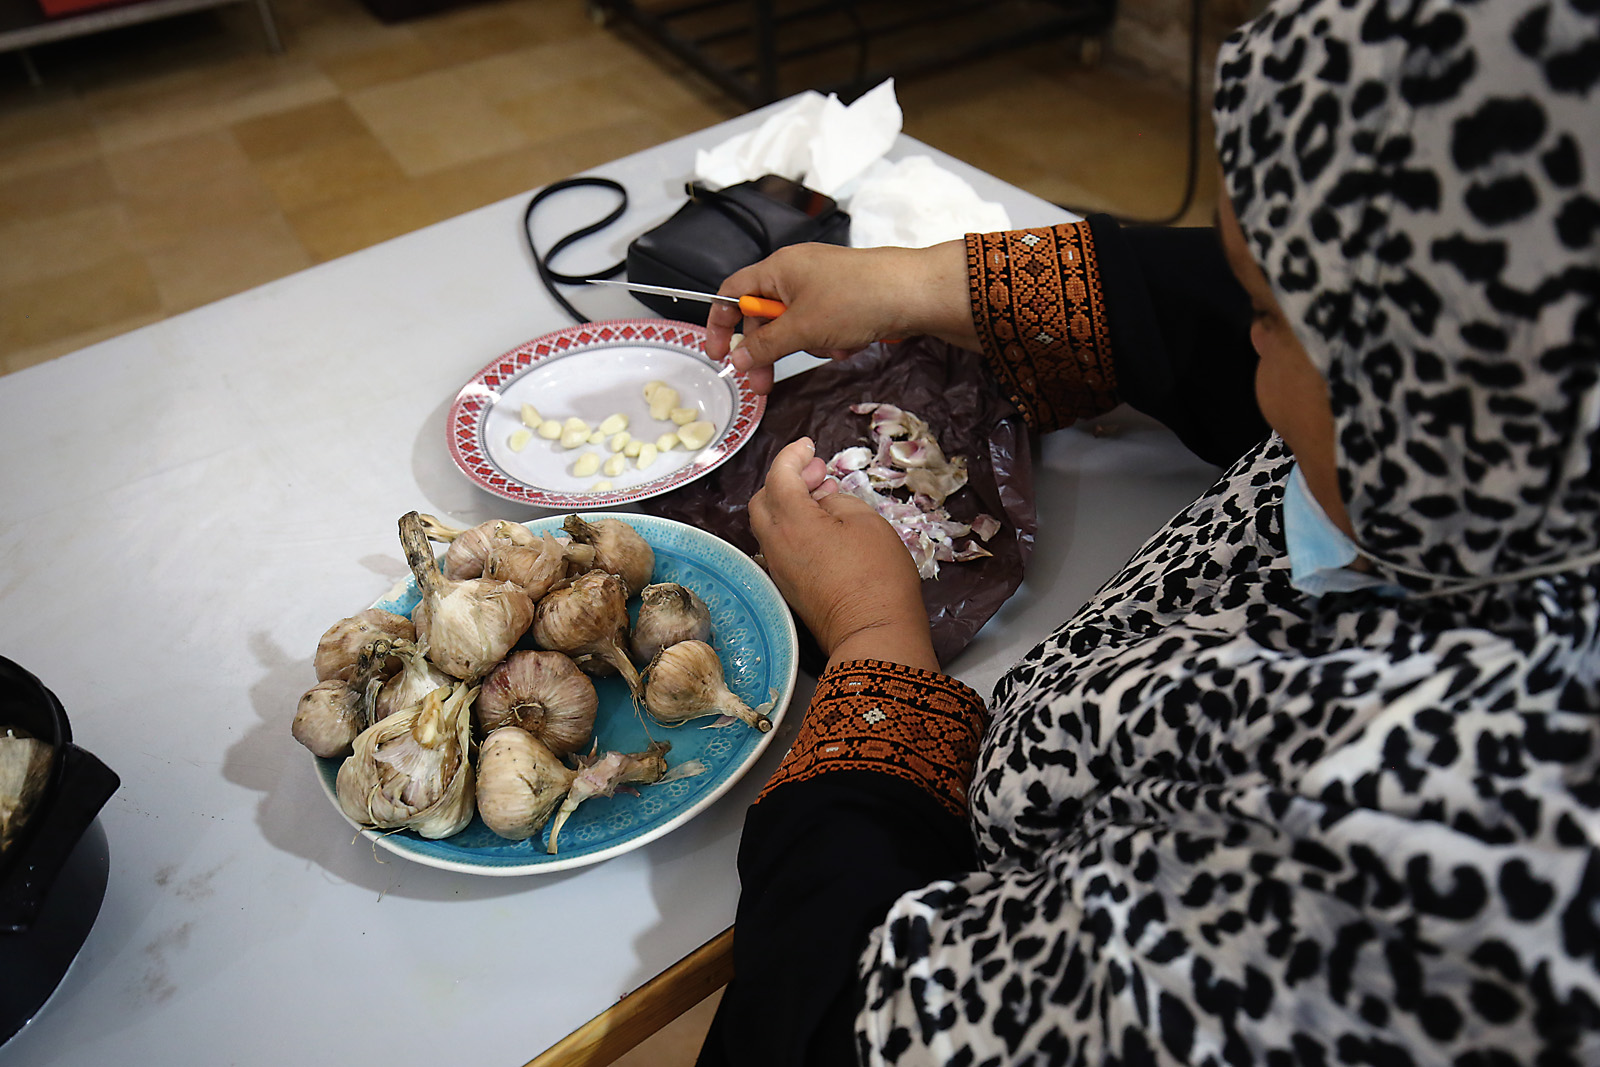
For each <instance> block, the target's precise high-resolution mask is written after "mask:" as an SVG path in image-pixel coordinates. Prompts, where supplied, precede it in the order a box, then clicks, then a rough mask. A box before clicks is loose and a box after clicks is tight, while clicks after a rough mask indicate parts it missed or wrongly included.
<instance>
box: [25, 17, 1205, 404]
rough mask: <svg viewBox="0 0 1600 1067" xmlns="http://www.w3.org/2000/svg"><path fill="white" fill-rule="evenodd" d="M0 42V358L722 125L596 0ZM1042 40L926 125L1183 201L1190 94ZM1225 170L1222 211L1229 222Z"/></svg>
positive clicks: (203, 299) (982, 70)
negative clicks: (22, 55)
mask: <svg viewBox="0 0 1600 1067" xmlns="http://www.w3.org/2000/svg"><path fill="white" fill-rule="evenodd" d="M274 2H275V7H276V10H277V14H278V20H279V24H280V27H281V29H282V32H283V37H284V41H285V43H286V45H287V50H286V51H285V53H284V54H283V55H272V54H270V53H269V52H268V51H267V50H266V48H265V47H264V39H263V37H262V33H261V28H260V25H259V24H258V23H257V22H256V21H255V17H254V14H253V12H252V10H251V9H250V8H248V7H233V8H224V9H221V10H218V11H213V12H208V13H202V14H198V15H191V16H185V17H183V18H179V19H170V20H167V21H164V22H159V23H150V24H146V25H144V26H141V27H134V28H130V29H127V30H121V31H116V32H114V33H108V34H102V35H99V36H97V37H92V38H84V39H80V40H77V41H72V42H64V43H61V44H56V45H50V46H47V47H44V48H40V49H37V50H35V52H34V57H35V60H36V62H37V65H38V67H39V69H40V71H41V73H42V74H43V76H44V82H45V84H44V86H43V87H42V88H37V89H36V88H33V87H32V86H30V85H29V84H28V82H27V79H26V77H25V76H24V73H23V67H22V65H21V63H20V62H19V61H18V59H17V57H16V56H14V55H10V54H0V372H11V371H15V370H19V369H21V368H23V367H27V366H30V365H32V364H34V363H38V362H41V361H43V360H46V359H51V358H53V357H55V356H58V355H61V354H63V353H66V352H71V351H74V350H76V349H78V348H81V347H83V346H85V345H88V344H91V343H93V342H95V341H98V340H101V339H103V338H106V337H111V336H115V335H116V334H119V333H122V332H125V331H127V330H130V329H133V328H135V327H137V326H141V325H143V324H145V323H148V322H152V321H155V320H158V319H161V318H163V317H165V316H168V315H173V314H176V313H178V312H182V311H186V310H188V309H190V308H193V307H197V306H199V305H201V304H205V303H209V302H210V301H213V300H217V299H220V298H221V297H224V296H228V295H230V294H233V293H236V292H239V291H242V290H244V289H248V288H250V287H252V286H255V285H259V284H261V283H263V282H267V281H270V280H272V279H274V278H277V277H280V276H282V275H284V274H288V273H291V272H293V271H296V270H299V269H301V268H303V267H307V266H310V265H311V264H313V263H317V262H320V261H323V260H326V259H330V258H333V257H336V256H340V255H344V254H345V253H347V252H352V251H355V250H357V249H360V248H364V247H366V246H368V245H371V244H374V243H376V242H378V241H382V240H385V239H387V238H389V237H393V236H396V235H398V234H401V233H405V232H408V231H410V230H413V229H416V228H418V227H420V226H423V225H426V224H428V223H431V222H434V221H437V220H439V219H442V218H448V217H450V216H451V215H455V214H459V213H460V212H462V211H466V210H468V209H470V208H474V207H478V206H480V205H482V204H485V203H489V202H492V201H494V200H498V199H500V198H503V197H506V196H510V195H514V194H516V193H520V192H523V191H525V190H528V189H531V188H533V187H536V186H538V185H541V184H544V183H546V182H548V181H551V180H553V179H556V178H560V177H564V176H566V175H568V174H571V173H573V172H575V171H579V170H582V169H585V168H588V167H591V166H594V165H596V164H598V163H601V162H604V161H605V160H607V159H610V158H614V157H616V156H619V155H623V154H626V153H629V152H632V151H635V150H637V149H640V148H644V147H647V146H649V145H651V144H655V143H658V142H660V141H662V140H665V139H667V138H671V137H675V136H678V135H680V134H683V133H687V132H690V131H692V130H696V129H699V128H701V127H703V126H706V125H709V124H711V123H714V122H718V121H720V120H722V119H725V118H728V117H730V116H732V115H734V114H737V113H738V112H739V110H740V109H739V107H738V106H737V105H736V104H735V103H734V102H733V101H731V100H729V99H728V98H726V97H725V96H723V95H721V94H720V93H719V92H718V91H716V90H715V89H713V88H711V87H710V86H709V85H708V84H707V83H705V82H703V81H701V80H700V79H698V78H697V77H695V76H693V75H691V74H689V73H688V72H686V71H685V70H684V69H683V68H682V67H680V66H678V65H676V64H675V63H673V62H671V61H668V60H665V59H663V58H662V57H661V56H660V55H655V54H647V53H646V52H643V51H641V50H640V49H639V48H638V47H636V46H635V45H633V44H630V43H629V42H628V40H627V39H625V38H624V37H621V36H619V35H618V34H616V33H614V32H611V31H607V30H605V29H601V28H599V27H597V26H596V25H595V24H594V23H593V22H591V21H590V19H589V18H588V17H587V14H586V12H585V8H584V4H583V2H582V0H486V2H483V3H479V4H477V5H476V6H472V7H465V8H459V9H457V10H455V11H452V12H449V13H446V14H442V15H438V16H434V17H431V18H425V19H418V20H414V21H410V22H405V23H400V24H395V25H385V24H383V23H381V22H379V21H378V20H377V19H375V18H374V17H372V16H371V15H370V14H369V13H368V12H367V10H366V9H365V8H363V7H362V6H361V5H360V4H359V3H358V0H274ZM1070 55H1071V51H1070V49H1069V48H1067V47H1066V46H1064V45H1044V46H1038V47H1035V48H1033V49H1031V50H1028V51H1025V52H1020V53H1012V54H1009V55H1006V56H1001V57H998V58H994V59H990V60H987V61H984V62H982V63H979V64H976V65H971V66H967V67H964V68H960V69H956V70H952V71H950V72H948V73H945V74H941V75H937V76H932V77H925V78H922V79H918V80H914V81H908V82H902V83H901V84H900V86H899V93H900V99H901V102H902V104H903V106H904V108H905V113H906V130H907V132H908V133H910V134H912V135H913V136H916V137H919V138H921V139H923V140H925V141H927V142H929V143H931V144H933V145H935V146H937V147H939V148H942V149H944V150H946V151H948V152H951V153H953V154H955V155H957V156H961V157H963V158H965V159H967V160H970V161H971V162H973V163H976V164H977V165H979V166H981V167H984V168H985V169H987V170H989V171H991V172H993V173H995V174H998V175H1000V176H1001V177H1003V178H1006V179H1007V180H1009V181H1011V182H1013V183H1015V184H1017V185H1020V186H1022V187H1023V188H1026V189H1029V190H1031V191H1032V192H1035V193H1037V194H1039V195H1041V196H1044V197H1046V198H1049V199H1052V200H1056V201H1064V202H1069V203H1075V204H1093V205H1104V206H1106V207H1109V208H1112V209H1115V210H1119V211H1121V212H1124V213H1129V214H1135V215H1150V214H1158V213H1159V214H1165V213H1166V212H1167V211H1169V210H1171V208H1172V207H1174V206H1175V204H1176V202H1177V199H1178V194H1179V188H1180V186H1181V184H1182V164H1183V148H1184V141H1183V101H1182V99H1181V98H1180V96H1179V95H1177V94H1175V93H1173V92H1172V91H1170V90H1168V89H1164V88H1161V87H1158V86H1153V85H1151V84H1149V83H1148V82H1147V81H1145V80H1142V79H1140V78H1137V77H1134V76H1131V75H1129V74H1126V73H1122V72H1119V71H1118V70H1115V69H1112V68H1111V67H1109V66H1107V67H1101V68H1097V69H1084V68H1081V67H1077V66H1075V65H1073V64H1072V62H1071V60H1070V58H1069V57H1070ZM1210 188H1211V182H1210V165H1209V154H1208V157H1207V165H1206V166H1205V167H1204V168H1203V169H1202V194H1201V197H1200V198H1199V203H1200V205H1201V206H1199V207H1197V208H1196V209H1195V210H1194V211H1193V212H1192V213H1191V218H1193V219H1198V220H1204V219H1205V218H1207V217H1209V210H1210V209H1209V197H1210V195H1211V193H1210Z"/></svg>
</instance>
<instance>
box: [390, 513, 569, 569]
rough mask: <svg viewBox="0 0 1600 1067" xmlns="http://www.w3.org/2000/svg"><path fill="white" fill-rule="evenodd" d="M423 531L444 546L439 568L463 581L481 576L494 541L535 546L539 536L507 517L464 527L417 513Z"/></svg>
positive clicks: (498, 543)
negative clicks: (446, 546) (445, 546)
mask: <svg viewBox="0 0 1600 1067" xmlns="http://www.w3.org/2000/svg"><path fill="white" fill-rule="evenodd" d="M418 518H420V519H421V520H422V529H423V532H424V533H426V534H427V535H428V539H429V540H430V541H440V542H443V543H445V544H448V545H449V546H450V547H449V548H447V549H445V552H444V559H442V560H440V561H439V569H440V570H442V571H443V572H444V576H445V577H446V578H449V579H452V580H453V581H458V582H459V581H463V580H465V579H467V578H481V577H483V566H484V561H485V560H487V559H488V558H489V553H490V551H492V550H493V549H494V548H495V546H496V545H521V546H523V547H531V546H535V545H537V544H538V543H539V539H538V538H537V537H535V536H534V535H533V534H532V533H531V532H530V531H529V530H528V528H527V527H526V526H524V525H522V524H521V523H520V522H512V521H511V520H510V519H490V520H489V521H488V522H480V523H479V524H478V525H476V526H473V527H470V528H468V529H460V528H458V527H455V526H449V525H447V524H445V523H443V522H440V521H439V520H438V519H436V518H434V517H433V516H432V515H419V516H418Z"/></svg>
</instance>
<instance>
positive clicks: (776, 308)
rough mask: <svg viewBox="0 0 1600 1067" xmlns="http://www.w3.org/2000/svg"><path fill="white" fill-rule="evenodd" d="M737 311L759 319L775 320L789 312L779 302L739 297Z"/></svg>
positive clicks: (762, 297) (759, 297)
mask: <svg viewBox="0 0 1600 1067" xmlns="http://www.w3.org/2000/svg"><path fill="white" fill-rule="evenodd" d="M739 310H740V311H742V312H744V313H745V314H746V315H750V316H752V317H754V318H759V319H775V318H777V317H778V316H779V315H782V314H783V313H784V312H785V311H787V310H789V308H788V306H787V305H786V304H784V302H783V301H781V300H768V299H767V298H766V297H764V296H741V297H740V298H739Z"/></svg>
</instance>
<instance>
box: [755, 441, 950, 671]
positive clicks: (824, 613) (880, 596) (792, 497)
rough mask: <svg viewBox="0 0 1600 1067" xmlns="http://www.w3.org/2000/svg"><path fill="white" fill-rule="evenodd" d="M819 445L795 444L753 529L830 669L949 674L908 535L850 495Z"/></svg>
mask: <svg viewBox="0 0 1600 1067" xmlns="http://www.w3.org/2000/svg"><path fill="white" fill-rule="evenodd" d="M837 490H838V484H837V483H836V482H834V480H833V479H832V478H829V477H828V476H827V466H826V464H825V463H824V462H823V461H822V460H821V459H820V458H819V457H818V456H817V455H816V453H815V450H814V448H813V446H812V443H811V440H810V439H809V438H804V437H803V438H801V439H800V440H798V441H794V442H792V443H790V444H788V445H786V446H785V447H784V448H783V450H782V451H780V452H779V453H778V455H777V456H776V457H775V458H774V459H773V461H772V467H771V469H770V470H769V471H768V472H767V481H766V484H765V485H764V486H762V488H761V490H760V491H759V492H757V493H756V494H755V496H753V497H751V498H750V530H751V532H752V533H754V534H755V536H756V540H757V541H759V542H761V551H762V554H763V555H765V556H766V559H767V569H768V571H769V573H770V574H771V575H772V580H773V582H774V583H776V584H777V586H778V590H779V591H780V592H781V593H783V596H784V599H785V600H787V601H788V602H789V604H790V605H791V606H792V607H793V608H794V610H795V612H796V613H797V614H798V615H799V616H800V618H801V620H802V621H803V622H804V623H805V624H806V626H807V627H808V628H809V629H810V630H811V632H812V634H813V635H814V636H815V637H816V639H817V643H818V644H820V645H821V646H822V650H823V652H825V653H827V655H828V665H829V666H830V667H831V666H833V665H834V664H835V663H843V662H846V661H848V660H854V659H881V660H886V661H888V662H891V663H903V664H906V665H908V666H912V667H922V668H925V669H927V670H934V671H937V670H938V669H939V661H938V658H937V657H936V656H935V655H934V653H933V638H932V635H931V634H930V632H929V629H928V615H927V609H926V608H924V607H923V604H922V579H921V577H920V576H919V575H918V574H917V568H916V564H915V563H913V562H912V559H911V553H909V552H907V551H906V547H905V545H904V543H902V542H901V540H900V535H899V534H897V533H895V531H894V527H892V526H890V525H889V523H888V522H887V521H885V520H884V518H883V517H882V516H880V515H879V514H878V513H877V512H875V511H873V510H872V508H871V506H870V505H868V504H867V503H866V502H865V501H863V500H858V499H857V498H855V497H853V496H850V495H849V494H847V493H840V492H838V491H837Z"/></svg>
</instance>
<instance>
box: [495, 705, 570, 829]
mask: <svg viewBox="0 0 1600 1067" xmlns="http://www.w3.org/2000/svg"><path fill="white" fill-rule="evenodd" d="M576 777H577V773H576V772H575V771H571V770H568V769H567V767H566V766H565V765H564V764H563V763H562V762H561V760H560V759H559V758H558V757H557V756H556V754H555V753H553V752H551V751H550V749H549V747H548V746H546V745H545V743H544V742H543V741H540V740H539V739H538V738H537V737H534V736H533V735H532V734H530V733H528V732H527V731H526V730H521V729H518V728H517V727H515V726H502V727H500V728H499V729H497V730H495V731H493V732H492V733H490V734H489V736H488V738H487V739H485V741H484V742H483V745H482V747H481V748H479V750H478V779H477V797H478V816H479V817H480V818H481V819H483V824H484V825H485V826H487V827H488V828H489V829H490V830H492V831H493V832H494V833H496V834H499V835H500V836H501V837H504V838H506V839H507V840H510V841H526V840H527V839H528V838H530V837H532V836H533V835H534V834H536V833H538V832H539V831H540V829H542V828H543V827H544V824H545V823H547V822H549V821H550V815H551V814H552V813H553V812H554V811H555V810H556V805H557V804H560V803H561V798H562V797H563V796H565V795H566V792H567V790H568V789H569V788H571V786H572V780H573V779H574V778H576Z"/></svg>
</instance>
